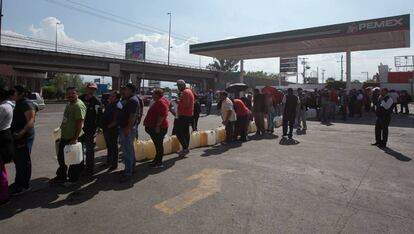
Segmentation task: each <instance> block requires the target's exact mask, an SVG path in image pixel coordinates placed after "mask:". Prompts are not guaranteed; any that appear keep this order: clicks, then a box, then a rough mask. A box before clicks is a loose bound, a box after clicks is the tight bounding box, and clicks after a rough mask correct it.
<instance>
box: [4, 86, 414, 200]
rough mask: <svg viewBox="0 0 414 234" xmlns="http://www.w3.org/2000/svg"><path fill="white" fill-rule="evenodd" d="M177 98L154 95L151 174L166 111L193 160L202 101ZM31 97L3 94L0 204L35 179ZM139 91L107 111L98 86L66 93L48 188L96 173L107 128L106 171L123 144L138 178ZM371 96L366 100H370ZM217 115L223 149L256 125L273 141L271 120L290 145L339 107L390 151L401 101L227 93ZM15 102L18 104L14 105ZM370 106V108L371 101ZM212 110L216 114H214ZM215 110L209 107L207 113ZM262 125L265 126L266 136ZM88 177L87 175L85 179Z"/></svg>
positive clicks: (355, 95) (404, 100) (404, 99)
mask: <svg viewBox="0 0 414 234" xmlns="http://www.w3.org/2000/svg"><path fill="white" fill-rule="evenodd" d="M177 88H178V90H179V91H180V94H179V98H178V100H176V101H173V102H172V103H169V102H168V101H167V100H166V99H165V98H164V92H163V90H162V89H155V90H153V94H152V95H153V103H152V104H151V105H150V107H149V109H148V112H147V114H146V116H145V119H144V121H143V126H144V127H145V131H146V132H147V133H148V134H149V136H150V137H151V140H152V141H153V143H154V146H155V150H156V155H155V159H154V160H153V161H152V162H151V163H149V166H150V167H151V168H162V167H163V163H162V162H163V155H164V148H163V140H164V137H165V136H166V134H167V132H168V127H169V123H168V120H167V117H168V114H169V112H171V113H172V114H173V115H174V117H175V119H174V129H173V134H174V135H176V136H177V138H178V140H179V142H180V144H181V146H182V151H181V152H179V155H180V156H181V157H183V156H185V155H186V154H188V153H189V143H190V125H191V126H192V128H193V131H197V128H198V127H197V125H198V124H197V123H198V119H199V116H200V112H201V106H200V103H198V101H197V98H196V97H197V95H195V94H194V93H193V91H192V90H191V89H190V88H188V87H187V84H186V82H185V81H184V80H178V81H177ZM26 93H27V90H25V88H24V87H22V86H15V87H14V89H13V90H12V91H6V90H4V89H0V188H1V190H0V191H1V192H0V204H4V203H6V202H7V201H8V200H9V199H10V198H9V196H10V195H19V194H22V193H24V192H26V191H28V190H30V184H29V182H30V177H31V160H30V154H31V148H32V145H33V141H34V138H35V132H34V122H35V115H36V113H35V110H36V108H35V106H34V105H33V103H32V102H30V101H29V100H28V99H27V98H26V97H25V95H26ZM136 93H137V88H136V86H135V85H133V84H127V85H126V86H125V87H123V88H122V89H121V91H120V92H118V91H113V92H112V93H111V94H110V96H109V99H108V102H107V103H105V106H103V105H102V103H101V102H100V101H99V100H98V99H97V98H96V96H95V94H96V85H94V84H88V85H87V87H86V93H85V94H84V95H80V94H79V92H78V90H77V89H76V88H75V87H69V88H67V89H66V98H67V100H68V104H67V105H66V107H65V110H64V113H63V118H62V122H61V125H60V129H61V139H60V142H59V145H58V149H57V161H58V168H57V171H56V177H55V178H53V179H51V181H50V182H51V183H54V184H61V185H63V186H65V187H70V186H72V185H75V184H76V183H78V181H79V179H80V177H81V176H82V175H83V176H91V175H93V174H94V167H95V162H94V152H95V143H94V142H95V139H94V138H95V135H96V133H97V131H98V129H102V131H103V135H104V139H105V143H106V146H107V160H106V163H104V164H103V166H104V167H106V168H107V169H108V171H113V170H116V169H117V168H118V160H119V148H118V147H119V144H120V145H121V150H122V153H123V162H124V170H123V171H122V176H121V178H120V182H121V183H124V182H127V181H129V180H130V179H131V177H132V176H133V174H134V173H135V164H136V160H135V153H136V152H135V151H134V141H135V139H136V138H137V137H138V126H139V124H141V118H142V116H143V107H144V105H143V102H142V100H141V99H140V97H139V96H137V95H136ZM368 97H369V98H368ZM219 98H220V102H219V104H218V108H219V110H220V115H221V119H222V124H223V125H224V126H225V131H226V139H225V144H228V143H231V142H234V141H241V142H245V141H248V128H249V124H250V122H251V121H252V120H254V121H255V123H256V126H257V132H256V135H257V136H263V135H264V134H265V133H270V134H273V132H274V128H275V126H274V124H273V120H274V118H275V117H276V116H280V115H283V119H282V126H283V130H282V131H283V139H286V138H289V139H292V137H293V131H294V129H295V128H296V129H297V131H298V133H299V132H302V133H306V130H307V122H306V117H307V116H306V113H307V110H308V109H309V108H315V109H316V110H317V112H318V118H320V120H321V121H322V122H326V121H328V119H334V118H335V116H336V113H337V108H338V107H339V110H340V111H339V113H340V114H341V116H342V117H343V119H344V120H346V118H347V117H353V115H354V114H357V115H358V116H361V115H362V114H361V112H362V109H363V108H364V109H365V110H366V111H375V113H376V116H377V119H376V124H375V139H376V141H375V142H374V143H373V145H376V146H378V147H386V145H387V141H388V126H389V124H390V121H391V113H392V112H393V110H394V108H395V106H396V101H395V94H393V92H392V91H390V92H388V90H387V89H382V90H381V91H380V92H378V91H376V90H373V91H372V92H371V91H370V92H368V91H366V92H363V91H356V90H351V91H350V92H349V94H347V93H346V92H345V91H344V90H340V91H339V93H337V91H336V90H333V89H330V90H328V89H323V90H320V91H317V90H315V92H305V91H304V90H302V89H301V88H299V89H297V94H294V91H293V89H291V88H289V89H287V93H286V94H285V95H283V96H281V97H279V98H275V97H274V96H272V95H271V94H267V93H262V92H260V90H258V89H256V90H254V96H253V95H251V94H249V93H248V94H247V95H245V96H243V97H241V98H235V99H233V100H232V99H230V97H229V94H228V93H226V92H221V93H220V95H219ZM410 98H411V97H410V96H409V95H408V94H407V93H406V92H405V93H404V92H401V94H399V96H398V97H397V101H398V100H400V101H399V102H400V104H401V112H403V108H405V109H406V112H405V113H408V102H409V101H410ZM12 100H13V101H15V102H12ZM368 100H369V102H370V104H369V105H368V104H367V102H368ZM210 108H211V107H210ZM210 111H211V110H209V108H207V114H210V113H209V112H210ZM265 118H267V120H268V121H267V122H268V127H267V129H265V124H264V123H265ZM77 142H81V143H82V145H83V148H84V155H85V157H84V160H83V161H82V162H81V163H79V164H76V165H66V164H65V155H64V149H65V146H67V145H74V144H76V143H77ZM11 160H13V162H14V164H15V167H16V178H15V182H14V183H12V184H11V185H10V186H8V178H7V172H6V170H5V166H4V165H5V163H8V162H10V161H11ZM82 172H83V173H82Z"/></svg>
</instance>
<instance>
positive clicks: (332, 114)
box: [329, 88, 338, 120]
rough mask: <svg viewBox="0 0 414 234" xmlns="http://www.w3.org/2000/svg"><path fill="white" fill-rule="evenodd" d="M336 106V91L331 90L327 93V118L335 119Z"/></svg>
mask: <svg viewBox="0 0 414 234" xmlns="http://www.w3.org/2000/svg"><path fill="white" fill-rule="evenodd" d="M337 104H338V95H337V94H336V90H335V89H334V88H331V90H330V92H329V118H330V119H333V120H334V119H335V115H336V105H337Z"/></svg>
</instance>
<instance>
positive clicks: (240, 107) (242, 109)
mask: <svg viewBox="0 0 414 234" xmlns="http://www.w3.org/2000/svg"><path fill="white" fill-rule="evenodd" d="M233 105H234V110H235V111H236V115H237V116H246V115H249V114H250V110H249V108H247V106H246V105H245V104H244V102H243V101H242V100H240V99H234V100H233Z"/></svg>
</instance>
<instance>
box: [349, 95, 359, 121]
mask: <svg viewBox="0 0 414 234" xmlns="http://www.w3.org/2000/svg"><path fill="white" fill-rule="evenodd" d="M356 105H357V93H356V90H355V89H352V90H351V91H349V103H348V109H349V117H350V118H353V117H354V114H355V112H356Z"/></svg>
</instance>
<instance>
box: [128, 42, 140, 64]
mask: <svg viewBox="0 0 414 234" xmlns="http://www.w3.org/2000/svg"><path fill="white" fill-rule="evenodd" d="M125 58H126V59H132V60H145V41H136V42H129V43H126V44H125Z"/></svg>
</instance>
